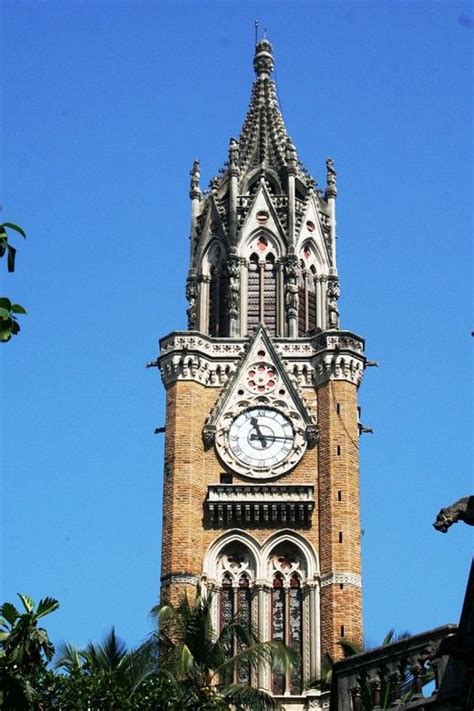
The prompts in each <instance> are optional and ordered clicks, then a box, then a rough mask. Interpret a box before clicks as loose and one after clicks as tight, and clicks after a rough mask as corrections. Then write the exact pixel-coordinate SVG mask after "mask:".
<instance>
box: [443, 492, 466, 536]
mask: <svg viewBox="0 0 474 711" xmlns="http://www.w3.org/2000/svg"><path fill="white" fill-rule="evenodd" d="M458 521H464V523H467V524H468V526H474V496H465V497H464V498H462V499H459V500H458V501H456V502H455V503H454V504H452V505H451V506H447V507H446V508H445V509H441V511H440V512H439V514H438V515H437V516H436V521H435V522H434V524H433V526H434V528H436V530H437V531H441V533H446V532H447V531H448V528H449V527H450V526H452V525H453V523H457V522H458Z"/></svg>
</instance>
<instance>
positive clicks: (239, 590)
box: [217, 543, 255, 684]
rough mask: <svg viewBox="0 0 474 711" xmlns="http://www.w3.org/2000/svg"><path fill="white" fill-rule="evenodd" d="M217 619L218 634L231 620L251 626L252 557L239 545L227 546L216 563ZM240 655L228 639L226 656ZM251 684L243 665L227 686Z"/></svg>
mask: <svg viewBox="0 0 474 711" xmlns="http://www.w3.org/2000/svg"><path fill="white" fill-rule="evenodd" d="M218 575H219V581H218V596H217V597H218V610H219V614H218V619H219V630H218V631H219V632H220V631H221V630H222V629H223V628H224V627H225V626H226V625H228V624H229V623H230V622H232V621H233V620H234V619H236V620H238V621H239V622H240V624H243V625H247V626H249V627H250V625H251V622H252V605H253V599H252V598H253V596H252V592H253V587H252V586H253V581H254V579H255V561H254V558H253V556H252V554H251V553H250V552H249V551H248V550H247V548H246V547H245V546H243V545H242V544H240V543H230V544H229V545H228V546H226V548H225V549H224V551H223V552H222V553H221V555H220V556H219V559H218ZM238 651H239V646H238V641H237V640H236V639H230V640H229V641H228V648H227V650H226V653H227V654H228V655H229V656H231V655H235V654H237V653H238ZM249 680H250V667H249V665H248V664H242V665H241V666H239V667H238V668H237V669H236V670H235V671H234V677H233V679H232V678H228V679H226V681H228V682H232V681H234V682H238V683H241V684H246V683H248V682H249Z"/></svg>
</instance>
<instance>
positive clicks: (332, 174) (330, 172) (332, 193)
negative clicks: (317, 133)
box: [326, 158, 337, 198]
mask: <svg viewBox="0 0 474 711" xmlns="http://www.w3.org/2000/svg"><path fill="white" fill-rule="evenodd" d="M326 169H327V179H326V182H327V187H326V197H328V198H335V197H336V196H337V183H336V169H335V167H334V161H333V159H332V158H328V159H327V161H326Z"/></svg>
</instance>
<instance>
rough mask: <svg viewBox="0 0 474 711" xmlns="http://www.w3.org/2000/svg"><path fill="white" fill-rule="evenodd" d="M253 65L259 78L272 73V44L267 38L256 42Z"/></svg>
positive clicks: (266, 77)
mask: <svg viewBox="0 0 474 711" xmlns="http://www.w3.org/2000/svg"><path fill="white" fill-rule="evenodd" d="M253 66H254V69H255V73H256V74H257V77H258V78H259V79H268V77H269V76H270V74H271V73H272V71H273V69H274V67H275V63H274V61H273V53H272V45H271V44H270V42H269V41H268V40H267V39H263V40H260V42H258V43H257V45H256V47H255V57H254V58H253Z"/></svg>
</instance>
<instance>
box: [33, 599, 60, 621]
mask: <svg viewBox="0 0 474 711" xmlns="http://www.w3.org/2000/svg"><path fill="white" fill-rule="evenodd" d="M30 600H31V598H30ZM58 607H59V602H58V601H57V600H55V599H54V597H45V598H43V600H40V601H39V603H38V607H37V609H36V617H38V618H40V617H44V615H49V614H50V613H51V612H54V611H55V610H57V609H58Z"/></svg>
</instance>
